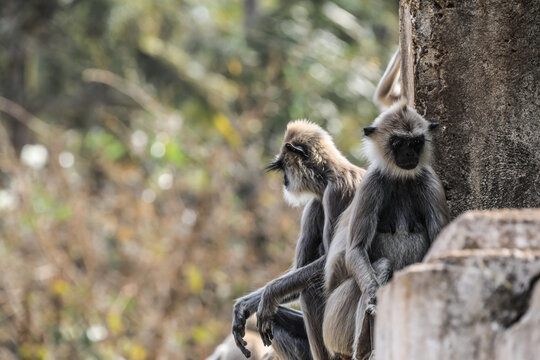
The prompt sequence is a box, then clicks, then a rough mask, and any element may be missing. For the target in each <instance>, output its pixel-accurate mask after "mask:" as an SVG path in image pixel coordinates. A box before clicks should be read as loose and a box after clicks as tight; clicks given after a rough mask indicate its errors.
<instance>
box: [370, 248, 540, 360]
mask: <svg viewBox="0 0 540 360" xmlns="http://www.w3.org/2000/svg"><path fill="white" fill-rule="evenodd" d="M539 275H540V252H539V251H531V250H527V251H521V250H509V249H491V250H480V249H476V250H462V251H453V252H447V253H445V254H444V256H441V257H440V258H439V259H438V261H437V262H436V263H428V264H417V265H413V266H410V267H408V268H406V269H404V270H403V271H400V272H397V273H396V274H395V275H394V278H393V279H392V281H391V282H390V283H388V284H387V285H386V286H384V287H382V288H381V289H380V290H379V292H378V294H377V298H378V303H379V305H378V313H377V322H376V328H375V349H376V357H377V360H409V359H410V360H423V359H426V360H427V359H430V360H431V359H440V360H445V359H456V360H457V359H472V360H476V359H478V360H488V359H489V360H492V359H494V356H495V354H494V349H495V339H496V337H497V336H498V334H499V333H502V332H504V330H505V329H506V328H507V327H509V326H511V325H512V324H513V323H514V322H515V321H517V320H518V319H519V318H520V316H521V315H522V314H523V313H524V312H525V310H526V308H527V305H528V296H529V291H530V287H531V284H532V283H533V282H534V281H535V280H536V278H537V277H538V276H539Z"/></svg>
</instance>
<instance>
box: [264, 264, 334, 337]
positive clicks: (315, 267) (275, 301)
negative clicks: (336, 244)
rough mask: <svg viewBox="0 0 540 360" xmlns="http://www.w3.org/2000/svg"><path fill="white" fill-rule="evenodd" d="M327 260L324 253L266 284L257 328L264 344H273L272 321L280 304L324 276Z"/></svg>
mask: <svg viewBox="0 0 540 360" xmlns="http://www.w3.org/2000/svg"><path fill="white" fill-rule="evenodd" d="M325 262H326V255H323V256H321V257H320V258H318V259H317V260H315V261H313V262H312V263H310V264H308V265H306V266H303V267H301V268H298V269H296V270H294V271H291V272H289V273H287V274H285V275H284V276H281V277H279V278H277V279H275V280H272V281H271V282H269V283H268V284H267V285H266V286H265V288H264V291H263V294H262V297H261V301H260V303H259V308H258V309H257V328H258V330H259V333H260V334H261V339H262V341H263V343H264V345H266V346H269V345H271V344H272V341H271V340H272V339H273V335H272V322H273V320H274V315H275V314H276V310H277V307H278V305H279V304H280V303H281V302H283V299H284V298H285V297H286V296H287V295H289V294H291V293H296V292H298V291H300V290H303V289H305V288H306V287H308V285H310V284H312V282H313V281H314V280H315V279H316V278H317V277H320V276H322V274H323V272H324V264H325Z"/></svg>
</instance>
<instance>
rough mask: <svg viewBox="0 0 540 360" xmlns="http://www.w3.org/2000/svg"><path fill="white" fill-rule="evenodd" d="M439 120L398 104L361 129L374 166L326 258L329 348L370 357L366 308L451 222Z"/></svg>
mask: <svg viewBox="0 0 540 360" xmlns="http://www.w3.org/2000/svg"><path fill="white" fill-rule="evenodd" d="M436 126H437V123H429V122H428V121H426V120H425V119H424V118H423V117H421V116H420V115H419V114H418V113H417V112H416V111H415V110H414V109H412V108H410V107H408V106H407V105H406V104H405V103H404V102H401V103H396V104H395V105H393V106H392V107H391V108H390V109H388V110H387V111H385V112H383V113H382V114H381V115H380V116H379V117H377V119H375V121H374V122H373V124H372V126H369V127H366V128H364V133H365V135H366V139H365V149H366V155H367V157H368V160H370V162H371V164H370V166H369V168H368V171H367V173H366V175H365V177H364V179H363V180H362V182H361V184H360V186H359V187H358V189H357V192H356V195H355V197H354V200H353V201H352V203H351V205H350V206H349V207H348V208H347V210H346V211H345V212H344V213H343V215H342V216H341V218H340V221H339V224H338V227H337V229H336V231H335V236H334V239H333V240H332V243H331V247H330V250H329V253H328V261H327V263H326V273H325V284H326V290H327V291H328V299H327V306H326V310H325V316H324V321H323V337H324V343H325V345H326V347H327V349H328V351H329V352H330V353H331V354H339V355H341V356H344V357H351V356H352V357H353V359H355V360H356V359H361V358H362V357H364V356H366V354H367V355H369V352H370V350H371V348H370V346H369V345H368V349H367V351H366V349H365V348H362V347H363V345H362V344H365V341H364V340H363V339H364V338H365V336H369V334H366V333H365V329H366V328H367V329H369V327H370V326H369V324H367V323H366V322H365V320H367V318H365V314H366V313H367V314H373V315H374V314H375V304H376V299H375V294H376V291H377V289H378V288H379V286H381V285H383V284H384V283H385V282H386V281H388V279H389V277H391V275H392V273H393V271H396V270H399V269H401V268H403V267H405V266H407V265H409V264H412V263H415V262H419V261H421V260H422V258H423V257H424V255H425V254H426V252H427V250H428V248H429V246H430V245H431V243H432V241H433V240H434V239H435V237H436V236H437V235H438V233H439V232H440V230H441V228H442V227H443V226H444V225H446V224H447V222H448V218H449V216H448V207H447V204H446V198H445V195H444V190H443V187H442V184H441V182H440V181H439V179H438V177H437V175H436V174H435V173H434V171H433V169H432V167H431V152H432V150H431V141H432V136H431V132H432V130H433V129H434V128H435V127H436ZM352 314H356V316H352ZM366 324H367V325H366ZM362 329H364V332H363V331H362ZM368 344H369V342H368Z"/></svg>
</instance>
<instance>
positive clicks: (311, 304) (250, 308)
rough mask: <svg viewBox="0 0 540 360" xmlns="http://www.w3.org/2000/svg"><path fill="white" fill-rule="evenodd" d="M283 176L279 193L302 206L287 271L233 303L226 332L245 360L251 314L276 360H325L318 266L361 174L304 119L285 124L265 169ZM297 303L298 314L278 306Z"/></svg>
mask: <svg viewBox="0 0 540 360" xmlns="http://www.w3.org/2000/svg"><path fill="white" fill-rule="evenodd" d="M268 170H270V171H281V172H283V190H284V196H285V198H286V199H287V201H288V202H289V203H291V204H293V205H301V204H305V207H304V211H303V214H302V220H301V228H300V236H299V238H298V243H297V246H296V252H295V256H294V264H293V268H292V269H291V270H290V271H289V272H287V273H286V274H284V275H283V276H281V277H279V278H277V279H275V280H273V281H271V282H269V283H268V284H267V285H266V286H264V287H262V288H260V289H258V290H256V291H254V292H252V293H251V294H249V295H246V296H244V297H242V298H240V299H238V301H237V302H236V304H235V306H234V311H233V327H232V333H233V336H234V338H235V341H236V344H237V346H238V347H239V348H240V349H241V350H242V352H243V353H244V355H245V356H246V357H249V356H250V352H249V351H248V350H247V349H246V348H245V346H246V341H245V340H244V339H243V336H244V334H245V322H246V319H247V318H248V317H249V316H250V315H251V314H253V312H255V311H257V326H258V329H259V332H260V334H261V337H262V340H263V342H264V343H265V344H266V345H270V344H272V345H273V348H274V350H275V351H276V353H277V354H278V355H279V357H280V358H282V359H284V360H286V359H298V360H306V359H312V358H313V359H324V360H326V359H328V358H329V355H328V352H327V351H326V348H325V347H324V344H323V340H322V318H323V313H324V305H325V293H324V284H323V279H324V264H325V262H326V256H325V254H326V252H327V250H328V247H329V245H330V240H331V239H332V237H333V232H334V227H335V225H336V223H337V219H338V217H339V215H340V214H341V213H342V212H343V210H345V208H347V206H348V205H349V204H350V202H351V200H352V198H353V197H354V193H355V190H356V187H357V184H358V183H359V182H360V180H361V178H362V176H363V174H364V173H365V171H364V170H363V169H361V168H358V167H356V166H354V165H352V164H351V163H350V162H349V161H347V159H346V158H345V157H344V156H343V155H342V154H341V153H340V152H339V150H338V149H337V148H336V147H335V145H334V143H333V141H332V138H331V137H330V135H329V134H328V133H327V132H326V131H324V130H323V129H322V128H320V127H319V126H317V125H315V124H313V123H310V122H308V121H305V120H298V121H294V122H291V123H289V125H288V126H287V131H286V134H285V139H284V141H283V145H282V147H281V151H280V153H279V154H278V155H277V156H276V158H275V159H274V161H273V162H272V163H271V164H270V165H269V166H268ZM298 296H299V298H300V305H301V309H302V312H299V311H296V310H293V309H290V308H287V307H283V306H279V304H283V303H285V302H287V301H290V300H292V299H295V298H298Z"/></svg>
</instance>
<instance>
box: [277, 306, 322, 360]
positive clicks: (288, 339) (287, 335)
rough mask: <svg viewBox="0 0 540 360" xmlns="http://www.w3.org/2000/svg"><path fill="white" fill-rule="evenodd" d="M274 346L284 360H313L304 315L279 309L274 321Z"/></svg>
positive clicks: (286, 309)
mask: <svg viewBox="0 0 540 360" xmlns="http://www.w3.org/2000/svg"><path fill="white" fill-rule="evenodd" d="M273 328H274V331H273V335H274V341H273V343H272V346H273V348H274V350H275V352H276V353H277V354H278V355H279V358H280V359H282V360H311V359H313V357H312V356H311V351H310V348H309V341H308V336H307V332H306V328H305V325H304V318H303V316H302V313H301V312H300V311H297V310H293V309H289V308H286V307H282V306H280V307H278V310H277V312H276V315H275V316H274V320H273Z"/></svg>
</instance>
